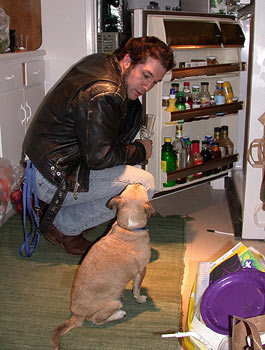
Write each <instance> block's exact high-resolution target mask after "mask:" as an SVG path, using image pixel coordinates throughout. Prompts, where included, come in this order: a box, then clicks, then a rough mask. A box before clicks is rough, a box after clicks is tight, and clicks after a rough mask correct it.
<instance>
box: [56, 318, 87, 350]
mask: <svg viewBox="0 0 265 350" xmlns="http://www.w3.org/2000/svg"><path fill="white" fill-rule="evenodd" d="M84 320H85V318H84V317H81V316H75V315H73V316H72V317H71V318H70V319H69V320H67V321H65V322H64V323H62V324H61V325H60V326H58V327H57V328H56V329H55V330H54V331H53V332H52V336H51V342H52V345H53V350H59V349H60V338H61V336H62V335H64V334H65V333H67V332H69V331H70V330H71V329H72V328H76V327H81V326H82V324H83V322H84Z"/></svg>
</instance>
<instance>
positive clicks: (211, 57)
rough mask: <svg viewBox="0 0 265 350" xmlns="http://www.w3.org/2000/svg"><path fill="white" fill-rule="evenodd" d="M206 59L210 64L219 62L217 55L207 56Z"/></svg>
mask: <svg viewBox="0 0 265 350" xmlns="http://www.w3.org/2000/svg"><path fill="white" fill-rule="evenodd" d="M206 60H207V65H208V66H210V65H213V64H218V62H217V59H216V56H207V57H206Z"/></svg>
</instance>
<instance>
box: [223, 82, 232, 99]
mask: <svg viewBox="0 0 265 350" xmlns="http://www.w3.org/2000/svg"><path fill="white" fill-rule="evenodd" d="M223 89H224V93H225V100H226V103H232V102H233V97H234V93H233V89H232V86H231V84H230V83H229V81H225V82H224V84H223Z"/></svg>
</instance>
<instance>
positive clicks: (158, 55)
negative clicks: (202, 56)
mask: <svg viewBox="0 0 265 350" xmlns="http://www.w3.org/2000/svg"><path fill="white" fill-rule="evenodd" d="M126 54H129V55H130V58H131V60H132V66H135V65H136V64H139V63H145V61H146V59H147V58H148V57H152V58H154V59H156V60H158V61H159V62H160V63H161V64H162V66H163V67H164V68H165V69H166V70H167V71H169V70H171V69H172V68H174V67H175V62H174V55H173V51H172V50H171V48H170V47H169V46H168V45H166V44H165V43H164V42H163V41H161V40H160V39H158V38H156V37H155V36H143V37H140V38H130V39H129V40H128V41H127V43H126V44H125V46H124V47H122V48H120V49H118V50H117V51H116V52H115V55H116V56H117V58H118V60H119V61H121V60H122V59H123V57H124V56H125V55H126Z"/></svg>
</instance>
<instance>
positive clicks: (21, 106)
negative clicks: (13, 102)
mask: <svg viewBox="0 0 265 350" xmlns="http://www.w3.org/2000/svg"><path fill="white" fill-rule="evenodd" d="M20 108H21V109H22V111H23V112H24V116H25V118H24V119H22V120H21V124H22V125H23V124H24V123H25V121H26V119H27V111H26V109H25V107H24V106H23V105H22V103H21V105H20Z"/></svg>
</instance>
